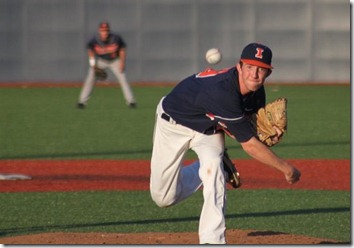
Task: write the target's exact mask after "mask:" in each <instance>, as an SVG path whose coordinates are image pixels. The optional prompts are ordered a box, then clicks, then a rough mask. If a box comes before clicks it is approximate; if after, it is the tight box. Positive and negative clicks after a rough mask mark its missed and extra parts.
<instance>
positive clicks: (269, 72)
mask: <svg viewBox="0 0 354 248" xmlns="http://www.w3.org/2000/svg"><path fill="white" fill-rule="evenodd" d="M272 72H273V71H272V70H271V69H268V74H267V77H269V76H270V74H272Z"/></svg>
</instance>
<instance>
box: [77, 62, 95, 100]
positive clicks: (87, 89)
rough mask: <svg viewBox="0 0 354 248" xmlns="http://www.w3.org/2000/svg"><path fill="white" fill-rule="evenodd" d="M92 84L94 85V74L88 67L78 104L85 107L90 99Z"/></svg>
mask: <svg viewBox="0 0 354 248" xmlns="http://www.w3.org/2000/svg"><path fill="white" fill-rule="evenodd" d="M94 84H95V72H94V69H93V68H92V67H90V68H89V71H88V73H87V76H86V79H85V82H84V84H83V86H82V89H81V93H80V96H79V102H78V103H79V104H83V105H86V103H87V102H88V100H89V99H90V96H91V93H92V89H93V86H94Z"/></svg>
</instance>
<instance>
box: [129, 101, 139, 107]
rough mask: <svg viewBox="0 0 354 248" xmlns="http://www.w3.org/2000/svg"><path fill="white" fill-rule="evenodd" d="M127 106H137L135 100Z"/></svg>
mask: <svg viewBox="0 0 354 248" xmlns="http://www.w3.org/2000/svg"><path fill="white" fill-rule="evenodd" d="M128 106H129V108H136V107H137V106H136V103H135V102H131V103H129V105H128Z"/></svg>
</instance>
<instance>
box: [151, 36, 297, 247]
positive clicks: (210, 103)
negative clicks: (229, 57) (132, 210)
mask: <svg viewBox="0 0 354 248" xmlns="http://www.w3.org/2000/svg"><path fill="white" fill-rule="evenodd" d="M271 59H272V52H271V50H270V49H269V48H268V47H267V46H265V45H262V44H258V43H251V44H249V45H247V46H246V47H245V48H244V49H243V51H242V54H241V58H240V61H239V62H238V63H237V65H236V66H233V67H231V68H227V69H223V70H214V69H211V68H208V69H207V70H205V71H203V72H200V73H197V74H194V75H191V76H189V77H187V78H185V79H184V80H182V81H181V82H180V83H179V84H177V85H176V87H175V88H174V89H173V90H172V91H171V92H170V93H169V94H167V95H166V96H165V97H163V98H162V99H161V100H160V102H159V104H158V106H157V110H156V120H155V129H154V138H153V150H152V157H151V174H150V193H151V197H152V199H153V201H154V202H155V203H156V204H157V205H158V206H159V207H169V206H172V205H174V204H177V203H179V202H181V201H182V200H184V199H186V198H188V197H189V196H191V195H192V194H193V193H194V192H196V191H197V190H198V189H199V188H200V187H201V186H203V199H204V203H203V207H202V211H201V214H200V220H199V242H200V243H201V244H225V243H226V238H225V231H226V225H225V208H226V192H227V191H226V185H227V184H226V182H228V183H230V184H231V185H232V186H233V187H234V188H237V187H238V186H240V185H239V182H238V181H239V176H240V175H239V174H238V173H237V170H235V168H234V165H233V164H232V162H231V161H230V158H229V156H228V154H227V153H226V151H225V134H227V135H229V136H230V137H232V138H233V139H235V141H237V142H239V143H240V144H241V146H242V148H243V150H244V151H245V152H246V153H247V154H248V155H250V156H251V157H253V158H254V159H256V160H258V161H260V162H262V163H263V164H265V165H267V166H270V167H273V168H275V169H277V170H279V171H281V172H282V173H283V174H284V177H285V180H286V182H287V183H289V184H293V183H296V182H297V181H298V180H299V179H300V176H301V173H300V171H299V170H298V169H297V168H296V167H294V166H293V165H291V164H290V163H288V162H287V161H285V160H283V159H281V158H279V157H278V156H277V155H276V154H275V153H274V152H273V151H272V150H270V148H269V147H270V146H272V145H275V144H277V143H278V142H279V141H280V138H281V137H282V132H283V131H284V130H285V129H286V128H284V127H280V126H277V123H278V122H277V121H275V120H274V122H273V121H270V120H268V121H264V122H263V121H262V118H263V117H264V116H265V117H266V118H269V117H272V116H273V117H274V118H273V119H277V116H279V118H280V119H283V121H282V122H279V123H283V124H280V125H285V124H286V121H284V118H286V115H285V114H284V113H285V112H284V111H285V109H284V107H285V104H281V103H282V102H283V101H281V100H279V101H278V102H277V103H276V104H275V105H274V107H267V108H266V106H267V105H266V96H265V89H264V85H263V84H264V82H265V80H266V78H267V77H268V76H269V75H270V74H271V72H272V69H273V67H272V65H271ZM263 108H264V109H263ZM261 109H263V112H266V114H261V112H260V110H261ZM272 109H275V110H276V111H278V110H279V112H280V114H279V115H278V114H274V115H273V114H272ZM252 116H254V117H252ZM252 121H253V122H254V123H255V124H254V125H253V124H251V122H252ZM260 123H264V125H266V124H269V125H271V126H270V128H269V129H271V130H272V131H274V133H270V134H269V135H266V134H264V135H262V136H261V135H260V134H261V133H262V132H263V130H267V129H268V128H257V125H260ZM261 137H262V138H261ZM269 139H270V141H269ZM189 149H191V150H193V151H194V152H195V153H196V154H197V156H198V160H197V161H195V162H194V163H192V164H190V165H187V166H185V165H184V164H183V159H184V156H185V154H186V152H187V151H188V150H189ZM240 174H241V177H242V173H240Z"/></svg>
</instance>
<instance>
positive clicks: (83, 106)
mask: <svg viewBox="0 0 354 248" xmlns="http://www.w3.org/2000/svg"><path fill="white" fill-rule="evenodd" d="M77 108H79V109H84V108H85V104H83V103H78V104H77Z"/></svg>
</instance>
